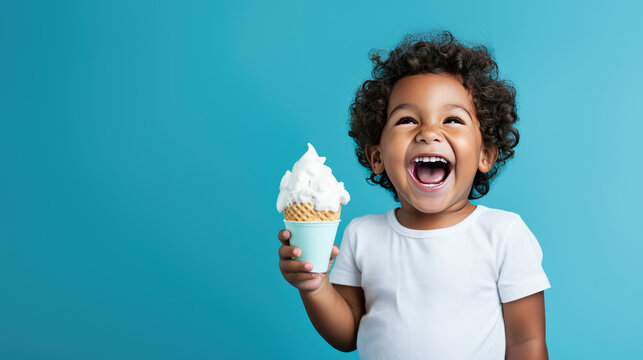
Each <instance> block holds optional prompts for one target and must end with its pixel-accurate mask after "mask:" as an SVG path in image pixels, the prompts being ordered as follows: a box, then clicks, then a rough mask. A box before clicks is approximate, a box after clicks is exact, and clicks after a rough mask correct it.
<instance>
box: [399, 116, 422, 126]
mask: <svg viewBox="0 0 643 360" xmlns="http://www.w3.org/2000/svg"><path fill="white" fill-rule="evenodd" d="M414 123H417V121H415V120H414V119H412V118H410V117H403V118H401V119H400V120H398V121H397V122H396V123H395V125H400V124H414Z"/></svg>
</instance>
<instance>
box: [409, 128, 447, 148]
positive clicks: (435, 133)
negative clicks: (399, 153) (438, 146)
mask: <svg viewBox="0 0 643 360" xmlns="http://www.w3.org/2000/svg"><path fill="white" fill-rule="evenodd" d="M443 140H444V137H443V136H442V134H441V133H440V131H439V129H438V128H437V126H433V125H431V124H426V125H423V126H421V127H420V128H419V130H418V133H417V134H416V135H415V141H417V142H423V143H425V144H430V143H432V142H434V141H437V142H442V141H443Z"/></svg>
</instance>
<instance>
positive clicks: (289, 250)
mask: <svg viewBox="0 0 643 360" xmlns="http://www.w3.org/2000/svg"><path fill="white" fill-rule="evenodd" d="M278 253H279V257H280V258H282V259H286V260H290V259H291V258H293V257H299V256H301V249H300V248H297V247H294V246H290V245H281V246H280V247H279V250H278Z"/></svg>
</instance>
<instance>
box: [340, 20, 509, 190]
mask: <svg viewBox="0 0 643 360" xmlns="http://www.w3.org/2000/svg"><path fill="white" fill-rule="evenodd" d="M428 35H429V36H428V39H427V38H426V34H425V33H419V34H408V35H406V36H405V37H404V39H403V40H402V41H401V42H400V43H399V44H398V45H397V47H396V48H395V49H393V50H392V51H390V52H389V54H388V57H387V58H385V59H382V57H381V56H380V53H381V52H383V51H384V52H385V50H376V49H374V50H371V51H370V53H369V58H370V60H371V61H372V62H373V65H374V67H373V71H372V76H373V79H372V80H367V81H365V82H364V83H363V84H362V86H361V87H360V88H359V89H358V90H357V92H356V95H355V100H354V101H353V103H352V104H351V105H350V130H349V131H348V135H349V136H351V137H352V138H353V140H354V141H355V154H356V155H357V160H358V161H359V163H360V164H362V165H363V166H364V167H366V168H367V169H368V170H370V171H371V174H370V176H369V177H367V178H366V181H367V182H370V183H372V184H379V185H380V186H382V187H383V188H385V189H387V190H389V191H391V192H392V193H393V197H394V198H395V201H399V198H398V195H397V191H396V190H395V187H393V184H392V183H391V181H390V179H389V178H388V176H387V175H386V172H384V173H382V174H375V173H374V172H373V169H372V168H371V165H370V163H369V162H368V159H367V157H366V153H365V147H366V145H376V144H379V142H380V137H381V135H382V130H383V129H384V125H385V124H386V108H387V105H388V99H389V96H390V94H391V90H392V88H393V85H394V84H395V83H396V82H397V81H398V80H399V79H401V78H403V77H406V76H411V75H417V74H427V73H428V74H445V73H446V74H450V75H453V76H456V77H457V78H458V79H459V80H460V81H461V83H462V85H463V86H464V88H465V89H467V91H469V93H470V94H471V96H472V98H473V103H474V105H475V110H476V115H477V117H478V120H479V122H480V132H481V133H482V140H483V143H484V145H485V146H496V147H497V149H498V157H497V159H496V162H495V164H494V165H493V167H492V168H491V170H490V171H489V172H487V173H482V172H480V171H478V172H477V173H476V175H475V177H474V180H473V186H472V188H471V192H470V193H469V199H479V198H481V197H483V196H484V195H486V194H487V193H488V192H489V185H490V182H491V180H493V179H494V178H495V177H496V175H498V172H499V171H500V169H501V168H502V167H503V166H504V165H505V163H506V161H507V160H509V159H510V158H512V157H513V156H514V150H513V148H514V147H516V146H517V145H518V141H519V139H520V135H519V133H518V130H517V129H516V128H515V127H514V124H515V123H516V121H518V115H517V114H516V103H515V100H516V90H515V88H514V87H513V86H512V84H511V83H510V82H509V81H507V80H498V65H497V64H496V62H495V61H494V60H493V58H492V56H491V55H490V53H489V51H488V50H487V48H486V47H485V46H483V45H477V46H473V47H467V46H465V45H462V44H461V43H459V42H458V41H457V40H456V39H455V38H454V37H453V35H452V34H451V33H450V32H449V31H440V32H431V33H429V34H428Z"/></svg>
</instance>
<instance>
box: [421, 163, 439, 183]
mask: <svg viewBox="0 0 643 360" xmlns="http://www.w3.org/2000/svg"><path fill="white" fill-rule="evenodd" d="M416 171H417V172H416V175H417V177H418V179H419V180H420V181H421V182H422V183H424V184H438V183H439V182H440V181H442V179H443V178H444V175H445V171H444V168H442V167H435V168H431V167H428V166H418V167H417V168H416Z"/></svg>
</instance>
